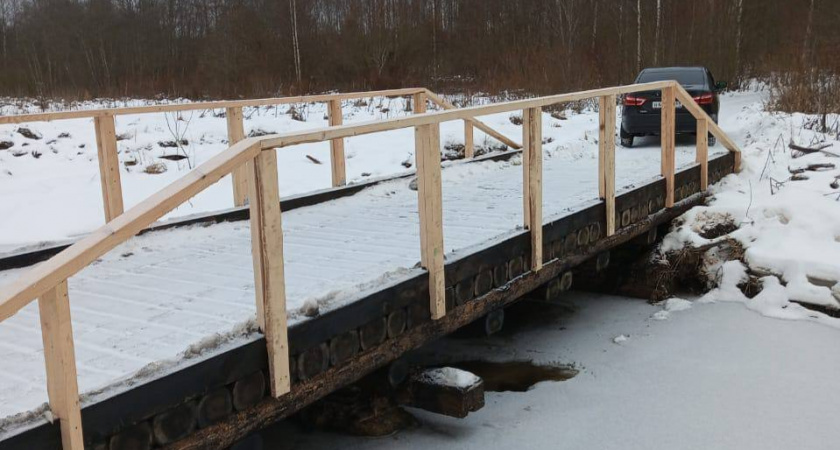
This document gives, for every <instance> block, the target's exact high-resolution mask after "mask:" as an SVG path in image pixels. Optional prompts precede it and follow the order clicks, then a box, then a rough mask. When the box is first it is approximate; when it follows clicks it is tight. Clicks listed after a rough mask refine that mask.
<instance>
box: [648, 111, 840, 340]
mask: <svg viewBox="0 0 840 450" xmlns="http://www.w3.org/2000/svg"><path fill="white" fill-rule="evenodd" d="M747 98H748V97H746V96H741V95H736V96H729V97H726V98H725V99H724V101H728V104H729V105H730V106H736V105H737V110H738V112H737V114H728V115H722V116H721V117H722V127H723V129H724V130H727V132H728V133H730V134H731V136H732V137H733V138H734V139H735V141H736V142H737V143H738V144H739V145H740V146H741V148H742V151H743V171H742V172H741V173H740V174H737V175H734V174H733V175H729V176H727V177H726V178H725V179H724V180H723V181H722V182H721V183H719V184H718V185H717V186H714V187H713V188H712V193H713V194H714V197H713V198H712V199H711V201H710V202H709V206H707V207H697V208H694V209H692V210H691V211H689V212H688V213H687V214H686V215H685V217H684V219H685V221H686V225H685V226H682V227H680V228H679V229H677V230H676V231H675V232H673V233H671V234H670V235H669V236H667V237H666V239H665V246H664V247H665V250H672V249H677V248H680V247H682V246H683V245H686V244H688V245H702V244H706V243H709V242H711V240H708V239H704V238H703V237H701V236H700V235H699V234H698V232H699V231H700V230H702V228H703V227H704V225H706V224H708V223H711V222H715V221H717V222H719V221H721V220H722V218H724V217H727V216H728V217H729V218H731V220H732V221H734V223H735V225H738V226H739V227H740V228H739V229H738V230H736V231H734V232H733V233H732V234H731V236H732V237H733V238H735V239H737V240H738V242H740V243H741V244H742V245H743V246H744V247H745V249H746V253H745V255H744V260H745V262H746V267H745V266H744V265H743V264H741V263H740V262H737V261H732V262H729V263H726V264H724V265H723V266H721V267H711V269H712V271H713V272H714V273H715V274H716V276H717V277H718V279H719V284H720V287H719V289H716V290H714V291H713V292H711V293H710V294H709V295H707V296H706V297H705V298H704V300H706V301H712V300H738V301H744V302H746V303H747V305H748V306H749V307H750V308H753V309H755V310H757V311H759V312H761V313H762V314H765V315H768V316H772V317H778V318H787V319H807V320H817V321H820V322H824V323H828V324H831V325H833V326H837V327H840V320H838V319H833V318H830V317H828V316H826V315H824V314H820V313H817V312H814V311H811V310H808V309H805V308H803V307H801V306H800V305H798V304H796V303H791V301H797V302H802V303H809V304H813V305H818V306H821V307H825V308H828V309H835V310H837V309H840V178H838V177H840V141H838V140H837V139H838V137H837V136H834V135H832V134H826V133H820V132H818V131H817V127H816V126H815V123H816V118H815V116H806V115H803V114H782V113H767V112H764V108H763V104H762V103H761V102H760V101H745V100H747ZM837 120H838V116H836V115H834V116H830V117H829V118H828V123H829V125H830V124H832V123H836V121H837ZM790 142H794V143H795V144H798V145H801V146H805V147H808V146H816V144H817V143H819V142H823V143H824V145H825V146H826V147H825V148H824V152H816V153H811V154H806V155H802V153H801V152H797V151H792V150H791V149H790V148H788V144H789V143H790ZM808 166H813V167H816V166H821V167H820V168H819V170H816V171H813V170H804V171H803V172H802V173H801V174H799V175H797V176H798V177H801V179H799V180H796V179H791V177H792V176H793V173H792V172H797V171H799V170H800V169H805V168H807V167H808ZM747 272H751V273H752V274H754V275H757V276H760V277H763V278H762V279H761V282H762V284H763V286H764V290H763V291H762V293H761V294H760V295H759V296H758V297H756V298H755V299H752V300H747V298H746V297H744V295H743V294H741V292H740V290H739V289H738V288H737V287H736V285H738V284H740V283H742V282H744V281H745V280H746V275H747Z"/></svg>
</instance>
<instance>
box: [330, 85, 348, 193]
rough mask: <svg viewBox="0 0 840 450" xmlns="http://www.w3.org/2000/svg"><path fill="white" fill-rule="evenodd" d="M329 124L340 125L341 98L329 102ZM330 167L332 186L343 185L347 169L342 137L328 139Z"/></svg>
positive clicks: (342, 119) (345, 180)
mask: <svg viewBox="0 0 840 450" xmlns="http://www.w3.org/2000/svg"><path fill="white" fill-rule="evenodd" d="M329 105H330V106H329V120H330V126H331V127H334V126H336V125H341V124H342V123H344V117H343V116H342V112H341V100H339V99H333V100H330V102H329ZM330 167H331V169H332V185H333V187H338V186H344V185H345V184H346V183H347V169H346V168H345V160H344V138H338V139H332V140H330Z"/></svg>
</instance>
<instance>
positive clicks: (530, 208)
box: [522, 108, 543, 272]
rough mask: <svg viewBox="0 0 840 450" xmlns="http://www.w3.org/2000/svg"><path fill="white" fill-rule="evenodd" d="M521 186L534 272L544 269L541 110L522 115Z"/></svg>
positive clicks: (531, 110) (533, 110)
mask: <svg viewBox="0 0 840 450" xmlns="http://www.w3.org/2000/svg"><path fill="white" fill-rule="evenodd" d="M522 118H523V122H522V134H523V135H522V143H523V145H524V146H525V148H523V149H522V157H523V160H522V167H523V174H522V177H523V178H522V185H523V191H524V192H523V197H524V199H525V205H524V208H525V227H526V228H528V229H529V230H530V232H531V233H530V234H531V270H532V271H535V272H536V271H538V270H540V269H541V268H542V265H543V257H542V251H543V245H542V231H543V230H542V228H543V227H542V223H543V222H542V176H543V174H542V160H543V155H542V109H541V108H528V109H526V110H524V111H523V112H522Z"/></svg>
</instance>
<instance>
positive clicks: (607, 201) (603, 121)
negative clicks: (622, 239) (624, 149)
mask: <svg viewBox="0 0 840 450" xmlns="http://www.w3.org/2000/svg"><path fill="white" fill-rule="evenodd" d="M615 100H616V96H615V95H604V96H602V97H599V98H598V102H599V104H600V105H599V106H600V108H599V111H600V113H599V116H600V117H599V118H600V120H599V123H600V124H599V126H598V134H599V138H598V180H599V181H598V187H599V189H598V191H599V193H600V196H601V198H602V199H603V200H604V205H605V206H606V214H607V230H606V231H607V233H606V234H607V236H612V235H613V234H615Z"/></svg>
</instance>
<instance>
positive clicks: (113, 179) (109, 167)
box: [93, 116, 123, 222]
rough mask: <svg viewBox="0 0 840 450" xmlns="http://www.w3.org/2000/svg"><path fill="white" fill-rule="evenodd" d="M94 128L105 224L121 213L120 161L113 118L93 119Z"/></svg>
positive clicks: (101, 117) (100, 117)
mask: <svg viewBox="0 0 840 450" xmlns="http://www.w3.org/2000/svg"><path fill="white" fill-rule="evenodd" d="M93 123H94V127H95V128H96V152H97V156H98V157H99V181H100V184H101V186H102V206H103V208H104V210H105V222H110V221H112V220H113V219H114V218H115V217H117V216H119V215H120V214H122V213H123V198H122V181H121V180H120V159H119V156H117V131H116V126H115V124H114V116H99V117H95V118H94V119H93Z"/></svg>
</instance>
